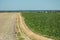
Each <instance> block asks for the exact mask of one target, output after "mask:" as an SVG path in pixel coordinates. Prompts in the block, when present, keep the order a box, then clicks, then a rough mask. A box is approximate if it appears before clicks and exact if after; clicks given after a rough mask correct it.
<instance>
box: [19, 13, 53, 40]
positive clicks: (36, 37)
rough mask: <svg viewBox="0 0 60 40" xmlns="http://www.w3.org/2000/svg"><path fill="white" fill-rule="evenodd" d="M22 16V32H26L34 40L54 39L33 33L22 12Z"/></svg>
mask: <svg viewBox="0 0 60 40" xmlns="http://www.w3.org/2000/svg"><path fill="white" fill-rule="evenodd" d="M19 16H20V19H19V20H20V29H21V30H22V32H23V33H24V34H26V35H27V36H28V37H29V38H31V39H32V40H52V39H50V38H46V37H43V36H40V35H38V34H35V33H33V32H32V31H31V30H30V29H29V28H28V27H27V26H26V24H25V22H24V18H23V17H22V16H21V13H20V14H19Z"/></svg>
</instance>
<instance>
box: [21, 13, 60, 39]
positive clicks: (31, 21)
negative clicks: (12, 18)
mask: <svg viewBox="0 0 60 40" xmlns="http://www.w3.org/2000/svg"><path fill="white" fill-rule="evenodd" d="M22 16H23V17H24V18H25V19H24V20H25V22H26V24H27V26H28V27H29V28H30V29H31V30H32V31H33V32H35V33H37V34H40V35H43V36H46V37H49V38H54V39H56V40H60V13H52V12H51V13H39V12H27V13H26V12H23V13H22Z"/></svg>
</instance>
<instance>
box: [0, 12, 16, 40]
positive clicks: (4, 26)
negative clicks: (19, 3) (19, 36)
mask: <svg viewBox="0 0 60 40" xmlns="http://www.w3.org/2000/svg"><path fill="white" fill-rule="evenodd" d="M15 22H16V13H0V40H15V38H16V37H15V25H16V24H15Z"/></svg>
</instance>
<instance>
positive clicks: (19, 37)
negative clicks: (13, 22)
mask: <svg viewBox="0 0 60 40" xmlns="http://www.w3.org/2000/svg"><path fill="white" fill-rule="evenodd" d="M16 29H17V33H16V34H17V40H24V38H23V37H22V35H21V33H20V32H19V31H18V29H19V28H18V27H16Z"/></svg>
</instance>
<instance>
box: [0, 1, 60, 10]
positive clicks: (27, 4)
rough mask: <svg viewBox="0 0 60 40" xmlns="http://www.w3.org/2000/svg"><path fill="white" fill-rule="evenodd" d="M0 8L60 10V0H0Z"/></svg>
mask: <svg viewBox="0 0 60 40" xmlns="http://www.w3.org/2000/svg"><path fill="white" fill-rule="evenodd" d="M0 10H60V0H0Z"/></svg>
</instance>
